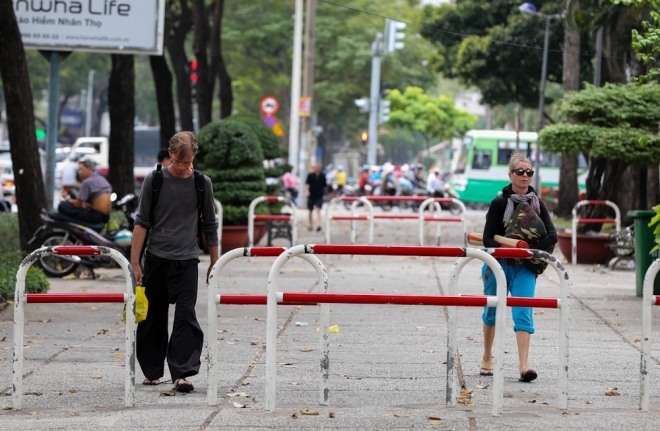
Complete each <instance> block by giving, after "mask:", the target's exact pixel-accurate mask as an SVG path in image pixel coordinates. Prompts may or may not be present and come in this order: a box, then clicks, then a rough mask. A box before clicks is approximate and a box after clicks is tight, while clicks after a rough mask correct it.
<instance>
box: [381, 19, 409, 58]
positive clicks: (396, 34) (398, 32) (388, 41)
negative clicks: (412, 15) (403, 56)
mask: <svg viewBox="0 0 660 431" xmlns="http://www.w3.org/2000/svg"><path fill="white" fill-rule="evenodd" d="M405 28H406V23H405V22H400V21H394V20H393V19H386V20H385V52H386V53H390V52H394V51H396V50H397V49H403V46H404V43H403V42H400V41H401V40H403V39H404V38H405V37H406V34H405V33H404V32H403V30H405Z"/></svg>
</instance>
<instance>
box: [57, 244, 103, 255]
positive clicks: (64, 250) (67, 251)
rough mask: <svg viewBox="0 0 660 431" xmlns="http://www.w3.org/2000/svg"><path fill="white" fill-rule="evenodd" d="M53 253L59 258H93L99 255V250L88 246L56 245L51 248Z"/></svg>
mask: <svg viewBox="0 0 660 431" xmlns="http://www.w3.org/2000/svg"><path fill="white" fill-rule="evenodd" d="M53 252H54V254H57V255H60V256H95V255H100V254H101V250H99V249H98V248H96V247H91V246H89V245H58V246H57V247H54V248H53Z"/></svg>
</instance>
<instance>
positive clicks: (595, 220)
mask: <svg viewBox="0 0 660 431" xmlns="http://www.w3.org/2000/svg"><path fill="white" fill-rule="evenodd" d="M577 222H578V223H616V219H613V218H579V219H577Z"/></svg>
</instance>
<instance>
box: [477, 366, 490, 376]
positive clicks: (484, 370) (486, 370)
mask: <svg viewBox="0 0 660 431" xmlns="http://www.w3.org/2000/svg"><path fill="white" fill-rule="evenodd" d="M479 375H480V376H492V375H493V369H492V368H484V367H481V369H480V370H479Z"/></svg>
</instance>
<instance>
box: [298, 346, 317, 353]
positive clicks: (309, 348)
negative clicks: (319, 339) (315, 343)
mask: <svg viewBox="0 0 660 431" xmlns="http://www.w3.org/2000/svg"><path fill="white" fill-rule="evenodd" d="M300 351H301V352H313V351H314V349H312V348H311V347H303V348H302V349H300Z"/></svg>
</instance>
